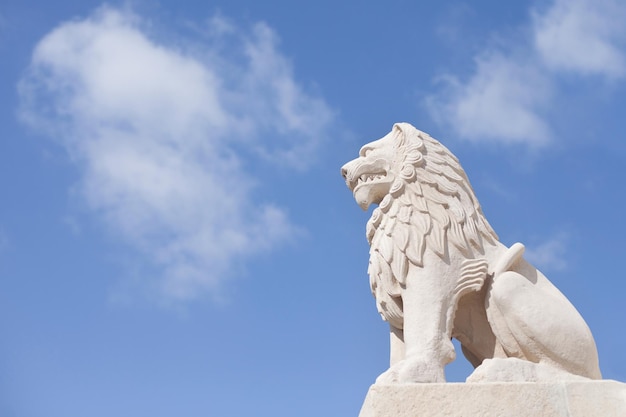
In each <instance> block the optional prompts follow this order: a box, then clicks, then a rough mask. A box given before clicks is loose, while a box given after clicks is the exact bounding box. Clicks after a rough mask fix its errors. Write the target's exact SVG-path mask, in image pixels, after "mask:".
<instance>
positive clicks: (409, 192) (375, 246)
mask: <svg viewBox="0 0 626 417" xmlns="http://www.w3.org/2000/svg"><path fill="white" fill-rule="evenodd" d="M393 129H394V132H395V135H394V150H395V157H394V161H390V163H391V170H390V173H391V174H393V175H394V176H395V181H394V182H393V184H392V186H391V188H390V190H389V193H388V194H387V195H386V196H385V197H384V198H383V200H382V201H381V203H380V205H379V207H377V208H376V209H375V210H374V212H373V213H372V217H371V218H370V220H369V221H368V223H367V240H368V242H369V243H370V263H369V268H368V273H369V276H370V286H371V289H372V293H373V294H374V296H375V298H376V301H377V306H378V311H379V312H380V314H381V315H382V316H383V318H384V319H385V320H387V321H389V322H390V324H391V325H393V326H394V327H396V328H402V327H403V306H402V290H403V288H404V287H405V285H406V278H407V274H408V270H409V264H413V265H414V266H416V267H420V268H422V267H425V265H424V251H426V250H430V251H432V252H434V253H436V254H437V255H439V257H441V258H442V259H447V258H448V256H449V251H450V250H458V251H460V252H461V253H462V254H463V255H464V256H465V257H466V258H467V259H475V258H476V257H477V256H478V255H481V254H483V253H484V247H483V245H484V242H483V240H486V241H487V242H489V243H490V244H493V243H494V241H497V240H498V236H497V235H496V233H495V232H494V231H493V229H492V228H491V226H490V225H489V223H488V222H487V219H485V216H484V215H483V213H482V209H481V207H480V204H479V203H478V199H477V198H476V196H475V194H474V190H473V189H472V186H471V185H470V183H469V180H468V178H467V175H466V174H465V171H464V170H463V168H461V165H460V164H459V161H458V159H457V158H456V157H455V156H454V155H452V153H451V152H450V151H449V150H448V149H447V148H446V147H445V146H443V145H442V144H441V143H439V142H438V141H437V140H435V139H434V138H432V137H431V136H430V135H428V134H427V133H424V132H422V131H419V130H417V129H415V128H414V127H413V126H411V125H409V124H407V123H398V124H396V125H394V128H393ZM450 243H451V244H452V245H450ZM426 266H427V265H426Z"/></svg>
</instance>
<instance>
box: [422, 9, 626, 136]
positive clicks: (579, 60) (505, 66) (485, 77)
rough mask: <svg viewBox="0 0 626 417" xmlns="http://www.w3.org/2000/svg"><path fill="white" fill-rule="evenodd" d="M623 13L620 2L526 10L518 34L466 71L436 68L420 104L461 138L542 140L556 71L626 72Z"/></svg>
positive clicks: (549, 131) (607, 74)
mask: <svg viewBox="0 0 626 417" xmlns="http://www.w3.org/2000/svg"><path fill="white" fill-rule="evenodd" d="M625 19H626V3H623V2H617V1H614V0H598V1H592V0H572V1H569V0H555V1H554V2H553V3H551V4H550V5H549V7H547V8H545V9H542V10H539V9H536V10H533V11H531V19H530V21H529V23H528V27H527V28H526V30H525V31H523V33H527V34H528V35H527V36H526V37H524V38H522V39H523V40H522V41H521V42H520V41H518V40H517V38H516V39H515V40H514V39H510V40H509V41H504V42H500V44H499V46H498V47H495V46H493V47H492V46H489V47H487V48H486V49H485V50H483V51H482V52H481V53H479V54H478V55H477V56H476V57H475V66H474V70H473V72H472V73H471V74H469V75H467V76H459V75H451V74H445V75H442V76H440V77H439V78H438V80H437V81H438V84H439V90H438V91H437V92H436V93H435V94H433V95H431V96H429V97H427V98H426V100H425V104H426V106H427V108H428V109H429V111H430V113H431V115H432V117H433V119H434V120H435V121H437V122H438V123H440V124H442V125H446V126H450V127H451V129H453V130H454V133H455V134H456V135H458V136H459V137H460V138H462V139H466V140H471V141H498V142H502V143H507V144H512V143H524V144H527V145H530V146H541V145H545V144H546V143H548V142H549V141H550V140H551V139H552V137H553V132H552V128H551V126H550V124H549V123H548V121H547V120H546V115H547V110H548V109H549V108H550V106H551V105H552V104H553V103H554V98H555V96H557V95H558V94H559V91H558V87H557V78H558V77H559V76H560V75H561V74H562V73H563V72H567V73H569V74H573V75H576V76H581V77H585V76H590V75H595V76H601V77H605V78H607V79H618V78H620V77H623V76H624V74H625V73H626V61H625V60H626V53H625V48H624V46H625V45H626V29H625V28H624V25H623V22H624V21H625Z"/></svg>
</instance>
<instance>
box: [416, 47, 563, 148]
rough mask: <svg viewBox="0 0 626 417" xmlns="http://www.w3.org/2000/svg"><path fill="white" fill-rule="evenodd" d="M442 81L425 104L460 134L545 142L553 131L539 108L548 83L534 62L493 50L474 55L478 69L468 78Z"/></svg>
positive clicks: (475, 138) (477, 138) (470, 137)
mask: <svg viewBox="0 0 626 417" xmlns="http://www.w3.org/2000/svg"><path fill="white" fill-rule="evenodd" d="M440 83H441V84H443V89H442V90H441V91H440V93H439V94H438V95H434V96H430V97H427V99H426V104H427V106H428V108H429V110H430V112H431V115H432V116H433V118H434V119H435V121H437V122H438V123H440V124H446V123H448V122H449V123H450V125H451V126H453V128H454V130H455V131H456V132H457V133H458V134H459V135H460V136H461V137H462V138H465V139H468V140H472V141H501V142H507V143H516V142H523V143H529V144H532V145H541V144H544V143H545V142H546V141H547V140H548V139H549V137H550V135H551V133H550V128H549V127H548V125H547V124H546V123H545V122H544V120H543V119H542V118H541V116H540V115H539V114H538V113H537V109H538V108H541V107H542V106H543V105H544V103H545V102H546V100H548V99H549V96H550V90H551V88H550V84H549V82H548V80H547V79H546V77H545V76H544V75H542V74H541V73H540V72H538V71H537V70H536V69H535V68H533V67H532V66H531V65H527V64H525V63H521V62H515V60H512V59H510V57H508V56H506V55H503V54H502V53H498V52H490V53H486V54H484V55H482V56H480V57H478V58H476V72H475V73H474V74H473V75H472V76H471V77H470V78H469V79H468V80H467V81H466V82H462V81H461V80H459V79H458V78H457V77H455V76H450V75H448V76H445V77H442V78H441V79H440Z"/></svg>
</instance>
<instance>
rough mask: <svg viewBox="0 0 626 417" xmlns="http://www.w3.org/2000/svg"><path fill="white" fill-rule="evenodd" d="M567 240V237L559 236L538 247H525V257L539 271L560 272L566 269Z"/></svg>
mask: <svg viewBox="0 0 626 417" xmlns="http://www.w3.org/2000/svg"><path fill="white" fill-rule="evenodd" d="M567 238H568V236H567V235H565V234H559V235H557V236H554V237H552V238H551V239H548V240H546V241H544V242H542V243H539V244H538V245H535V246H532V247H527V248H526V252H525V257H526V258H527V259H528V260H529V261H530V262H532V263H533V264H534V265H535V266H536V267H538V268H539V269H541V270H545V271H562V270H564V269H566V268H567V261H566V257H565V253H566V248H567V246H566V242H567Z"/></svg>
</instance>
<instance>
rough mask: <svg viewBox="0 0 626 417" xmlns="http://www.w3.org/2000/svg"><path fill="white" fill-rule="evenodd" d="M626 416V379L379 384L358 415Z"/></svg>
mask: <svg viewBox="0 0 626 417" xmlns="http://www.w3.org/2000/svg"><path fill="white" fill-rule="evenodd" d="M444 416H445V417H626V384H623V383H620V382H617V381H610V380H603V381H591V380H590V381H559V382H495V383H447V384H404V385H377V384H374V385H372V386H371V387H370V389H369V391H368V393H367V397H366V398H365V402H364V403H363V407H362V408H361V413H360V414H359V417H444Z"/></svg>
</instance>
